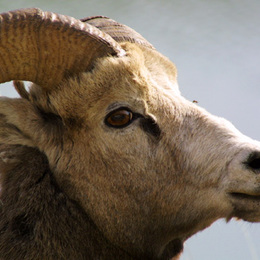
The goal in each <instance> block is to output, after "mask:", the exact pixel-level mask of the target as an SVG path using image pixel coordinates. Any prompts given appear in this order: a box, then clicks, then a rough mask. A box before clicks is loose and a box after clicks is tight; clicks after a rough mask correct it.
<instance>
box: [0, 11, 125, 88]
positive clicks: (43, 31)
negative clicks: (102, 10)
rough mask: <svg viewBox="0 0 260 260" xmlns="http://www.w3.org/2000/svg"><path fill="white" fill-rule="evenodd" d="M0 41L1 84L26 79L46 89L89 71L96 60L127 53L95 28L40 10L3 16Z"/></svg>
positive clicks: (0, 21)
mask: <svg viewBox="0 0 260 260" xmlns="http://www.w3.org/2000/svg"><path fill="white" fill-rule="evenodd" d="M0 39H1V41H0V56H1V59H0V83H3V82H6V81H10V80H26V81H31V82H34V83H36V84H37V85H39V86H41V87H43V88H44V89H46V90H49V89H51V88H52V87H53V86H55V85H57V84H59V83H60V82H61V81H62V80H63V79H64V78H67V77H70V76H73V75H77V74H78V73H80V72H83V71H88V70H90V69H91V68H92V67H93V64H94V62H95V60H96V59H97V58H100V57H104V56H107V55H115V56H121V55H124V53H125V52H124V50H123V49H122V48H121V47H120V45H119V44H118V43H117V42H116V41H115V40H113V39H112V38H111V37H110V36H109V35H108V34H106V33H104V32H101V31H100V30H99V29H97V28H95V27H94V26H92V25H90V24H87V23H83V22H81V21H80V20H77V19H75V18H72V17H68V16H64V15H59V14H55V13H51V12H43V11H41V10H39V9H21V10H16V11H12V12H8V13H3V14H0Z"/></svg>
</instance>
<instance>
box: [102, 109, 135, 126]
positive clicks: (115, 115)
mask: <svg viewBox="0 0 260 260" xmlns="http://www.w3.org/2000/svg"><path fill="white" fill-rule="evenodd" d="M132 119H133V114H132V112H131V111H129V110H126V109H121V110H117V111H114V112H112V113H110V114H109V115H108V117H107V118H106V124H108V125H109V126H112V127H124V126H127V125H128V124H129V123H130V122H131V120H132Z"/></svg>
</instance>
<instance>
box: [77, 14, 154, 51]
mask: <svg viewBox="0 0 260 260" xmlns="http://www.w3.org/2000/svg"><path fill="white" fill-rule="evenodd" d="M81 21H82V22H86V23H88V24H91V25H93V26H95V27H97V28H98V29H99V30H101V31H102V32H104V33H106V34H109V35H110V36H111V37H112V38H113V39H114V40H115V41H117V42H125V41H126V42H133V43H138V44H140V45H143V46H146V47H148V48H152V49H154V47H153V45H152V44H151V43H149V42H148V41H147V40H146V39H145V38H144V37H143V36H142V35H141V34H139V33H138V32H136V31H135V30H133V29H132V28H130V27H128V26H126V25H124V24H120V23H118V22H116V21H114V20H112V19H110V18H108V17H105V16H92V17H86V18H83V19H81Z"/></svg>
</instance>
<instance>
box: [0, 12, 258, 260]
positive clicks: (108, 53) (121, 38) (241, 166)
mask: <svg viewBox="0 0 260 260" xmlns="http://www.w3.org/2000/svg"><path fill="white" fill-rule="evenodd" d="M176 74H177V73H176V68H175V66H174V65H173V63H171V62H170V61H169V60H168V59H167V58H166V57H164V56H163V55H161V54H160V53H158V52H157V51H156V50H155V48H154V47H153V46H152V45H151V44H150V43H148V42H147V41H146V40H145V39H144V38H143V37H142V36H141V35H139V34H138V33H136V32H135V31H133V30H132V29H130V28H128V27H127V26H124V25H121V24H118V23H116V22H115V21H113V20H111V19H108V18H105V17H91V18H86V19H83V20H81V21H80V20H77V19H74V18H71V17H67V16H63V15H58V14H54V13H51V12H43V11H41V10H39V9H23V10H18V11H12V12H8V13H4V14H1V15H0V82H1V83H2V82H6V81H10V80H15V86H16V89H17V91H18V93H20V96H21V98H16V99H10V98H3V97H2V98H1V99H0V114H1V116H0V143H1V146H0V171H1V179H0V180H1V211H0V256H1V259H170V258H174V259H178V256H179V254H180V253H181V251H182V245H183V242H184V241H185V240H186V239H188V238H189V237H190V236H192V235H193V234H195V233H196V232H198V231H199V230H202V229H204V228H206V227H208V226H209V225H211V224H212V223H213V222H214V221H215V220H217V219H219V218H226V219H228V220H229V219H231V218H233V217H237V218H240V219H243V220H245V221H250V222H259V221H260V143H258V142H256V141H253V140H251V139H250V138H248V137H245V136H244V135H242V134H241V133H240V132H239V131H238V130H236V129H235V128H234V127H233V126H232V125H231V124H230V123H229V122H227V121H225V120H224V119H221V118H218V117H215V116H213V115H210V114H209V113H208V112H206V111H205V110H203V109H201V108H199V107H198V106H197V104H193V103H192V102H189V101H187V100H185V99H184V98H183V97H182V96H181V95H180V92H179V90H178V85H177V81H176ZM18 80H26V81H31V82H33V85H32V86H31V87H30V89H29V90H26V89H25V87H24V86H23V83H22V82H20V81H18Z"/></svg>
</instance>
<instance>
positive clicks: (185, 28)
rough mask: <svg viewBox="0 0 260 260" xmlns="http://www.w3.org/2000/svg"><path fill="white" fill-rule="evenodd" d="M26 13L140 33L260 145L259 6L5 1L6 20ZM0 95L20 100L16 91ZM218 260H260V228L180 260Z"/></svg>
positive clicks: (239, 230) (186, 82) (145, 0)
mask: <svg viewBox="0 0 260 260" xmlns="http://www.w3.org/2000/svg"><path fill="white" fill-rule="evenodd" d="M25 7H39V8H41V9H43V10H44V11H53V12H57V13H61V14H66V15H70V16H73V17H75V18H83V17H86V16H92V15H105V16H108V17H111V18H113V19H115V20H117V21H118V22H121V23H124V24H126V25H128V26H130V27H132V28H134V29H135V30H136V31H138V32H139V33H141V34H142V35H143V36H144V37H145V38H147V40H148V41H150V42H151V43H152V44H153V45H154V46H155V47H156V48H157V49H158V50H159V51H160V52H162V53H163V54H164V55H166V56H168V57H169V58H170V59H171V60H172V61H173V62H174V63H175V64H176V65H177V68H178V81H179V85H180V89H181V91H182V94H183V95H184V96H185V97H186V98H187V99H189V100H196V101H198V102H199V103H198V105H200V106H202V107H204V108H206V109H207V110H208V111H209V112H211V113H213V114H215V115H218V116H221V117H225V118H226V119H228V120H230V121H231V122H232V123H233V124H234V125H235V126H236V127H237V128H238V129H239V130H240V131H242V132H243V133H244V134H246V135H248V136H250V137H252V138H254V139H258V140H260V122H259V119H260V117H259V112H260V108H259V104H260V89H259V83H260V1H259V0H207V1H206V0H186V1H181V0H161V1H159V0H157V1H156V0H131V1H129V0H84V1H83V0H74V1H62V0H34V1H25V0H24V1H21V0H20V1H19V0H16V1H4V0H0V12H5V11H9V10H13V9H18V8H25ZM68 55H69V54H68ZM0 92H1V95H5V96H9V97H13V96H16V94H15V91H14V90H13V88H12V87H11V84H10V83H6V84H3V85H2V86H1V88H0ZM220 259H221V260H248V259H249V260H260V224H249V223H245V222H241V221H240V222H238V221H233V220H232V221H230V222H229V223H228V224H226V223H225V221H224V220H220V221H218V222H216V223H215V224H213V225H212V226H211V227H210V228H208V229H207V230H204V231H202V232H200V233H199V234H197V235H195V236H193V237H192V238H191V239H189V240H188V241H187V242H186V243H185V249H184V254H183V255H182V257H181V260H220Z"/></svg>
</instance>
